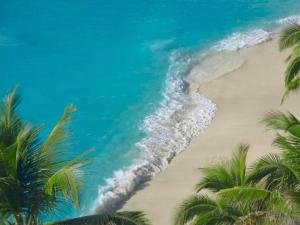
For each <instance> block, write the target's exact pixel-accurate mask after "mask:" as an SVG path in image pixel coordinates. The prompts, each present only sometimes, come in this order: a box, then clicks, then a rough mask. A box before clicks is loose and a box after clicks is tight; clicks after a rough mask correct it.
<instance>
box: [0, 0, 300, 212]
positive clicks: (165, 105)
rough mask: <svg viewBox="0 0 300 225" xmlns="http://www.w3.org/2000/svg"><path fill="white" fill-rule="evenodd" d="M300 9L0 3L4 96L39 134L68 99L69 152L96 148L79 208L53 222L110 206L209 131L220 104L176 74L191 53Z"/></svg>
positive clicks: (233, 4)
mask: <svg viewBox="0 0 300 225" xmlns="http://www.w3.org/2000/svg"><path fill="white" fill-rule="evenodd" d="M297 14H300V2H299V1H297V0H209V1H208V0H151V1H150V0H143V1H141V0H97V1H96V0H84V1H83V0H72V1H70V0H51V1H50V0H43V1H40V0H39V1H38V0H29V1H21V0H9V1H5V0H1V1H0V78H1V79H0V94H1V96H3V95H4V94H5V93H6V92H7V91H8V90H9V89H10V88H12V87H13V86H14V85H16V84H19V85H20V86H21V90H22V95H23V98H24V100H23V103H22V105H21V107H20V112H21V114H22V116H23V117H24V118H26V119H28V120H31V121H34V122H35V123H37V124H43V125H44V126H45V134H46V132H48V131H49V129H50V128H51V126H53V125H54V124H55V122H56V121H57V120H58V119H59V116H60V115H61V113H62V111H63V108H64V107H65V106H66V105H68V104H69V103H74V104H75V105H76V106H77V108H78V112H77V113H76V116H75V117H76V120H75V121H74V122H73V124H72V126H71V128H72V132H73V138H72V140H71V143H72V145H71V147H70V149H69V157H71V156H73V155H76V154H78V153H80V152H82V151H84V150H87V149H90V148H94V149H95V151H94V152H93V153H92V155H93V158H94V160H93V162H92V163H91V165H90V166H89V167H88V168H87V177H86V178H85V180H84V189H83V193H82V196H81V198H82V209H81V210H72V209H71V206H68V207H67V208H64V209H65V210H62V212H61V213H60V214H59V215H58V217H66V216H76V215H79V214H86V213H90V212H93V211H95V210H107V208H110V209H115V206H116V205H118V203H119V202H120V201H121V200H122V199H125V198H126V197H127V196H128V195H129V194H130V193H131V192H132V190H133V189H134V188H135V187H136V185H137V184H139V183H140V182H142V181H143V180H144V179H147V178H149V176H150V175H152V174H155V173H157V172H159V171H161V170H163V169H164V168H165V167H166V166H167V164H168V163H169V161H170V160H171V158H172V157H174V156H175V155H176V154H177V153H178V152H180V151H182V150H184V148H185V147H186V145H187V144H188V142H189V140H190V138H191V137H193V136H195V135H197V134H199V133H201V132H202V131H203V130H204V128H205V127H206V126H207V125H208V124H209V122H210V120H211V119H212V118H213V115H214V111H215V105H214V104H213V103H212V102H210V101H209V100H208V99H206V98H204V97H202V96H200V95H199V96H193V97H192V102H193V103H191V101H190V100H191V99H188V98H189V97H187V96H185V87H186V86H187V83H186V82H184V81H183V80H184V76H185V75H186V74H187V72H188V71H189V69H190V68H191V66H192V65H193V63H194V58H193V56H195V54H197V53H198V52H200V51H205V50H206V49H208V48H209V47H211V46H217V47H218V48H219V50H220V49H228V50H236V49H238V48H241V47H245V46H248V45H252V44H256V43H257V42H260V41H261V40H264V39H265V38H266V37H267V36H268V35H269V32H270V31H271V30H272V29H273V28H274V27H276V26H278V25H279V22H278V20H279V19H282V18H286V17H288V16H291V15H297ZM298 19H299V18H298V17H297V16H294V17H290V19H287V20H281V23H285V22H290V21H294V20H298ZM236 32H239V33H236ZM222 40H223V41H222ZM188 108H192V109H194V111H192V113H189V112H188V111H187V109H188ZM190 130H192V131H190ZM108 178H109V179H108Z"/></svg>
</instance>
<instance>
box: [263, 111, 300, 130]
mask: <svg viewBox="0 0 300 225" xmlns="http://www.w3.org/2000/svg"><path fill="white" fill-rule="evenodd" d="M262 123H263V124H265V126H266V127H267V128H270V129H273V130H283V131H288V129H289V128H290V127H291V126H293V125H296V124H300V121H299V120H298V119H297V118H296V117H295V116H294V115H293V114H291V113H288V114H287V115H286V114H284V113H282V112H279V111H274V112H269V113H267V114H266V115H265V116H264V118H263V120H262Z"/></svg>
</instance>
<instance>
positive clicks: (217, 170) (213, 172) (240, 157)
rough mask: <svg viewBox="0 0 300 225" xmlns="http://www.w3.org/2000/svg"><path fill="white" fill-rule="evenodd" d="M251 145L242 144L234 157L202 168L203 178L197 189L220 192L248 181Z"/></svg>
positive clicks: (198, 190)
mask: <svg viewBox="0 0 300 225" xmlns="http://www.w3.org/2000/svg"><path fill="white" fill-rule="evenodd" d="M248 149H249V145H246V144H241V145H240V146H239V147H238V149H237V150H236V152H235V153H234V154H233V156H232V159H231V160H229V161H227V162H222V163H219V164H216V165H212V166H210V167H207V168H203V169H201V170H202V172H203V178H202V179H201V181H200V182H199V183H198V184H197V185H196V191H197V192H200V191H201V190H203V189H209V190H211V191H213V192H218V191H220V190H222V189H226V188H232V187H234V186H241V185H244V184H245V182H247V177H246V176H247V174H246V172H247V171H246V166H247V164H246V159H247V153H248Z"/></svg>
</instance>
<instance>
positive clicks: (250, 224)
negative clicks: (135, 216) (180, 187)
mask: <svg viewBox="0 0 300 225" xmlns="http://www.w3.org/2000/svg"><path fill="white" fill-rule="evenodd" d="M299 44H300V25H291V26H289V27H287V28H285V29H284V30H283V31H282V33H281V37H280V40H279V49H280V50H283V49H286V48H289V47H293V50H292V53H291V54H290V55H289V57H288V58H287V62H288V66H287V69H286V71H285V89H286V90H285V93H284V96H283V98H282V102H284V100H285V99H286V98H287V97H288V95H289V93H290V92H291V91H295V90H297V89H299V86H300V77H299V71H300V45H299ZM262 123H263V124H264V125H265V126H266V127H267V128H268V129H270V130H272V131H273V132H275V139H274V141H273V145H274V146H276V147H277V148H278V150H279V151H278V152H277V153H270V154H268V155H266V156H263V157H261V158H259V159H258V160H256V161H255V162H254V163H252V164H251V165H248V164H247V153H248V149H249V146H248V145H240V146H239V148H238V149H237V150H236V151H235V152H234V154H233V156H232V158H231V159H230V160H228V161H225V162H220V163H217V164H214V165H211V166H209V167H207V168H203V169H201V170H202V173H203V177H202V179H201V180H200V182H199V183H198V184H197V186H196V194H195V195H194V196H192V197H190V198H189V199H187V200H186V201H184V202H183V203H182V204H181V206H180V207H179V209H178V211H177V213H176V217H175V224H176V225H184V224H197V225H216V224H218V225H221V224H223V225H225V224H226V225H229V224H232V225H237V224H243V225H244V224H245V225H261V224H263V225H264V224H273V225H275V224H278V225H279V224H296V222H298V221H299V220H300V218H299V216H300V214H299V210H300V166H299V162H300V121H299V120H298V119H297V118H296V117H295V116H294V115H293V114H291V113H288V114H284V113H281V112H271V113H268V114H267V115H266V116H265V117H264V119H263V121H262Z"/></svg>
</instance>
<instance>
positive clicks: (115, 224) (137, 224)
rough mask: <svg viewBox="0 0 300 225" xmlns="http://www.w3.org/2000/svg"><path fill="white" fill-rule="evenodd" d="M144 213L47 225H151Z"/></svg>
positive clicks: (90, 217) (86, 218) (130, 213)
mask: <svg viewBox="0 0 300 225" xmlns="http://www.w3.org/2000/svg"><path fill="white" fill-rule="evenodd" d="M150 224H151V223H150V221H149V220H148V219H147V217H146V216H145V214H144V213H142V212H134V211H133V212H117V213H115V214H112V215H91V216H83V217H78V218H74V219H69V220H63V221H59V222H54V223H49V224H47V225H150Z"/></svg>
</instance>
